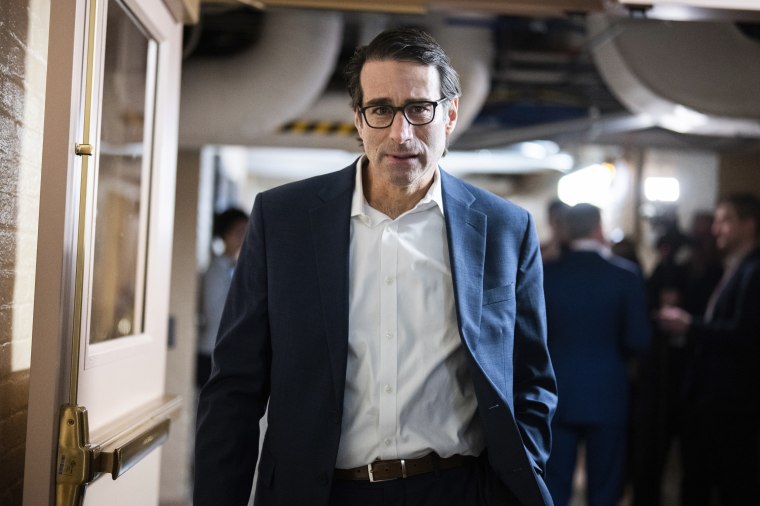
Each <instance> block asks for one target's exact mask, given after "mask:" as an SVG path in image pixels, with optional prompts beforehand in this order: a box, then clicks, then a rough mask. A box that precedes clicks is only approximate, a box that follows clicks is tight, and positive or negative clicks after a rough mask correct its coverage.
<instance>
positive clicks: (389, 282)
mask: <svg viewBox="0 0 760 506" xmlns="http://www.w3.org/2000/svg"><path fill="white" fill-rule="evenodd" d="M385 284H386V285H392V284H393V276H385Z"/></svg>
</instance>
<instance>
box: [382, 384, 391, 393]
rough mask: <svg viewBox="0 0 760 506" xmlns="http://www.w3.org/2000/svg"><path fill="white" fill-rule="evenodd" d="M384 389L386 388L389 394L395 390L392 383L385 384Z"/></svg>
mask: <svg viewBox="0 0 760 506" xmlns="http://www.w3.org/2000/svg"><path fill="white" fill-rule="evenodd" d="M383 390H385V393H386V394H389V393H391V392H393V387H392V386H390V385H385V388H383Z"/></svg>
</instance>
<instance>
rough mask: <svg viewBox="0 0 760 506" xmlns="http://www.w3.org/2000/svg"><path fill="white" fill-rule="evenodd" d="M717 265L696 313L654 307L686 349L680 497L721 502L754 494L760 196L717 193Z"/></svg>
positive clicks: (758, 489)
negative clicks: (707, 296)
mask: <svg viewBox="0 0 760 506" xmlns="http://www.w3.org/2000/svg"><path fill="white" fill-rule="evenodd" d="M712 230H713V234H714V235H715V241H716V245H717V248H718V251H719V252H720V253H721V255H722V257H723V265H724V271H723V276H722V278H721V279H720V282H719V283H718V284H717V286H716V287H715V289H714V290H713V292H712V295H711V296H710V299H709V300H708V302H707V307H706V309H705V311H704V313H702V314H692V313H689V312H688V311H686V310H685V309H683V308H682V307H678V306H675V305H670V306H665V307H663V308H662V309H661V310H660V311H659V313H658V319H659V323H660V325H661V326H662V328H663V329H665V330H667V331H669V332H672V333H675V334H683V335H685V337H686V343H687V347H688V348H689V349H690V351H691V361H692V363H691V365H690V367H689V370H688V372H689V376H688V378H687V380H686V400H685V405H686V407H685V410H686V413H685V416H684V422H683V423H684V426H683V436H682V445H683V455H684V458H683V466H684V469H683V483H682V490H681V494H682V495H681V500H682V503H683V504H684V505H689V506H691V505H697V506H699V505H708V504H710V503H711V497H712V492H713V490H717V492H718V495H719V497H720V501H721V504H722V505H724V506H732V505H746V504H754V503H756V502H757V500H758V498H759V497H760V484H759V483H758V472H759V469H758V447H759V442H758V436H759V435H760V397H758V391H760V373H758V364H759V363H760V310H758V308H760V242H759V239H758V235H759V234H760V199H758V198H757V197H756V196H754V195H751V194H747V193H737V194H733V195H729V196H727V197H724V198H722V199H721V200H720V201H719V202H718V205H717V207H716V210H715V220H714V222H713V226H712Z"/></svg>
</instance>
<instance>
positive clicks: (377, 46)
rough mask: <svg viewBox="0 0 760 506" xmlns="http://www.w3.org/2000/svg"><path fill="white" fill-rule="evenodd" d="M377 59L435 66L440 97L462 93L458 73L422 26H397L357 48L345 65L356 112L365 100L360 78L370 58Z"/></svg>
mask: <svg viewBox="0 0 760 506" xmlns="http://www.w3.org/2000/svg"><path fill="white" fill-rule="evenodd" d="M378 60H393V61H403V62H412V63H419V64H421V65H433V66H435V67H436V69H437V70H438V75H439V76H440V78H441V95H442V96H441V97H440V98H443V97H446V98H448V99H452V98H455V97H458V96H459V95H460V93H461V89H460V85H459V76H458V75H457V72H456V70H454V67H452V66H451V62H450V61H449V57H448V56H446V53H445V52H444V51H443V49H442V48H441V46H440V45H439V44H438V42H436V41H435V39H433V37H431V36H430V35H429V34H428V33H427V32H425V31H423V30H421V29H419V28H410V27H407V28H396V29H392V30H386V31H384V32H382V33H380V34H379V35H378V36H377V37H375V38H374V39H373V40H372V42H370V43H369V44H368V45H366V46H360V47H359V48H357V49H356V51H354V54H353V56H352V57H351V60H350V61H349V62H348V64H347V65H346V68H345V70H344V76H345V78H346V83H347V86H348V93H349V94H350V95H351V108H352V109H353V110H354V111H356V110H358V109H359V108H360V107H361V106H362V102H363V100H364V93H363V91H362V86H361V81H360V79H359V76H360V74H361V71H362V68H363V67H364V64H365V63H367V62H368V61H378ZM432 98H436V97H432Z"/></svg>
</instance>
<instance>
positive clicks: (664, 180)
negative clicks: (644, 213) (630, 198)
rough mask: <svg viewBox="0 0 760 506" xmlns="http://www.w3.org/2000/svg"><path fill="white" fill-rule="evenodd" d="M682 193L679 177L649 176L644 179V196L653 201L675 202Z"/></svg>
mask: <svg viewBox="0 0 760 506" xmlns="http://www.w3.org/2000/svg"><path fill="white" fill-rule="evenodd" d="M680 194H681V187H680V185H679V184H678V179H676V178H674V177H648V178H646V179H645V180H644V196H645V197H646V198H647V200H649V201H652V202H675V201H676V200H678V197H679V196H680Z"/></svg>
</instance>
